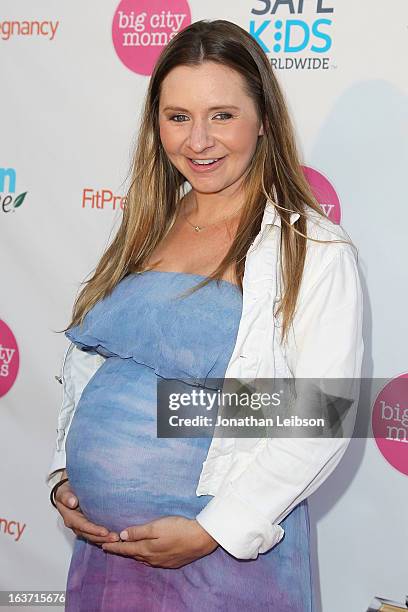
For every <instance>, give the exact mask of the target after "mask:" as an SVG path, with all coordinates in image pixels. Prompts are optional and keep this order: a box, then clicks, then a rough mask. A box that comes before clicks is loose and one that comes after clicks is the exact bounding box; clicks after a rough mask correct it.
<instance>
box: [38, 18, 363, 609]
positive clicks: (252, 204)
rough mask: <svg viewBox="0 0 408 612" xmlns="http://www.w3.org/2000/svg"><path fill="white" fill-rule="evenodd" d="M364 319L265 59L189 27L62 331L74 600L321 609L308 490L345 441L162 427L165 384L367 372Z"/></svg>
mask: <svg viewBox="0 0 408 612" xmlns="http://www.w3.org/2000/svg"><path fill="white" fill-rule="evenodd" d="M187 184H189V185H190V186H191V189H190V190H188V189H186V185H187ZM309 237H310V238H312V240H309V239H308V238H309ZM338 238H340V240H338ZM282 261H284V263H285V266H283V265H282ZM277 307H279V308H277ZM340 316H341V321H342V328H341V330H339V325H338V321H339V317H340ZM361 318H362V311H361V288H360V284H359V278H358V272H357V266H356V260H355V255H354V252H353V250H352V246H351V245H350V243H349V242H348V241H347V240H346V234H345V232H344V230H342V228H341V227H340V226H335V225H334V224H333V223H332V222H330V221H329V220H328V219H327V218H326V217H325V215H324V214H323V212H322V210H321V208H320V206H319V204H318V203H317V202H316V200H315V199H314V197H313V194H312V193H311V191H310V188H309V186H308V184H307V182H306V180H305V178H304V176H303V173H302V168H301V165H300V162H299V158H298V155H297V153H296V146H295V141H294V136H293V130H292V127H291V123H290V120H289V117H288V113H287V110H286V107H285V104H284V100H283V96H282V93H281V91H280V89H279V86H278V83H277V81H276V78H275V76H274V74H273V72H272V69H271V67H270V64H269V62H268V59H267V57H266V56H265V54H264V53H263V51H262V49H261V48H260V47H259V45H258V44H257V43H256V41H255V40H253V38H252V37H251V36H250V35H249V34H248V33H247V32H245V31H244V30H242V29H241V28H240V27H238V26H236V25H234V24H232V23H229V22H227V21H222V20H219V21H214V22H197V23H194V24H192V25H191V26H189V27H188V28H186V29H185V30H183V31H181V32H180V33H179V34H177V36H175V37H174V38H173V39H172V40H171V42H170V43H169V44H168V46H167V47H166V48H165V49H164V50H163V52H162V54H161V56H160V58H159V60H158V62H157V64H156V66H155V69H154V72H153V75H152V77H151V80H150V83H149V88H148V92H147V97H146V103H145V107H144V110H143V114H142V123H141V128H140V133H139V140H138V144H137V148H136V152H135V158H134V167H133V176H132V182H131V186H130V189H129V192H128V194H127V198H126V206H125V210H124V215H123V221H122V225H121V227H120V228H119V230H118V233H117V235H116V237H115V239H114V240H113V242H112V244H111V245H110V246H109V247H108V249H107V251H106V253H105V254H104V255H103V257H102V258H101V260H100V262H99V264H98V266H97V267H96V270H95V273H94V275H93V276H92V278H91V279H90V280H89V281H88V282H87V284H86V286H85V287H84V289H83V290H82V292H81V294H80V296H79V297H78V299H77V301H76V303H75V306H74V312H73V318H72V321H71V323H70V325H69V326H68V328H67V329H66V330H65V331H66V336H67V337H68V338H69V340H70V341H71V343H70V346H69V348H68V349H67V353H66V356H65V359H64V365H63V371H62V382H63V384H64V400H63V407H62V410H61V414H60V418H59V428H58V431H59V436H58V440H57V450H56V453H55V458H54V461H53V465H52V469H50V474H51V477H50V482H51V483H52V485H53V490H52V492H51V497H52V500H53V502H54V504H55V505H56V507H57V509H58V511H59V512H60V513H61V515H62V517H63V519H64V522H65V525H66V526H67V527H70V528H71V529H72V530H73V531H74V533H75V534H76V536H77V537H76V539H75V545H74V550H73V554H72V559H71V563H70V567H69V573H68V580H67V597H66V610H68V611H72V612H73V611H84V612H92V611H108V610H112V611H115V612H116V611H120V610H129V611H131V610H149V611H150V610H151V611H154V612H159V611H168V612H181V611H186V612H187V611H193V610H194V611H195V612H200V611H206V612H209V611H211V612H212V611H215V610H223V611H224V610H225V611H231V612H232V611H234V612H235V611H236V610H237V609H240V608H241V609H244V610H251V611H256V610H259V611H260V610H271V611H274V612H311V611H312V610H313V593H312V587H311V584H312V581H311V568H310V551H309V517H308V506H307V497H308V495H310V493H312V492H313V491H314V490H316V488H317V487H318V486H319V485H320V484H321V483H322V482H323V481H324V480H325V479H326V478H327V477H328V475H329V474H330V473H331V472H332V470H333V469H334V467H335V466H336V465H337V463H338V462H339V460H340V458H341V456H342V455H343V453H344V451H345V449H346V447H347V443H348V440H347V439H342V438H335V439H330V438H325V439H318V438H314V439H307V438H303V439H280V440H278V439H256V438H254V437H249V438H242V439H239V438H236V439H235V438H224V439H222V438H219V437H215V436H214V437H212V438H211V437H194V436H193V437H189V438H188V437H179V438H164V437H158V436H157V418H158V414H157V410H158V401H157V397H158V395H157V388H158V387H157V383H158V381H159V380H169V379H171V380H172V381H173V387H172V391H173V392H177V393H183V392H189V391H191V389H192V388H194V385H197V386H198V388H207V386H208V388H210V389H211V388H212V389H214V388H217V387H216V386H215V387H214V381H217V380H219V379H222V378H223V377H224V376H225V377H226V378H229V377H231V378H234V377H237V378H250V379H255V378H256V377H258V378H270V379H275V378H277V377H294V376H295V377H317V378H320V377H344V378H358V377H359V373H360V366H361V359H362V351H363V343H362V339H361V325H362V323H361ZM353 405H354V404H353ZM64 445H65V452H64ZM65 456H66V460H65ZM54 481H56V484H54Z"/></svg>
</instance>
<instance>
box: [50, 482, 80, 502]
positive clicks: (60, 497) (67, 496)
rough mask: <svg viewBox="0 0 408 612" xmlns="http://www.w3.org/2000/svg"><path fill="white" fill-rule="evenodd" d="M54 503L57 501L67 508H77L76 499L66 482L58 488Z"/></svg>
mask: <svg viewBox="0 0 408 612" xmlns="http://www.w3.org/2000/svg"><path fill="white" fill-rule="evenodd" d="M55 501H59V502H60V503H61V504H64V506H66V507H67V508H77V507H78V505H79V502H78V498H77V496H76V495H75V493H74V492H73V491H72V489H71V487H70V486H69V483H68V482H66V483H65V484H63V485H61V486H60V487H59V489H58V491H57V493H56V496H55Z"/></svg>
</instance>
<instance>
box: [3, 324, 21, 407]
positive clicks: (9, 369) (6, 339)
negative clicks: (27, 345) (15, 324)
mask: <svg viewBox="0 0 408 612" xmlns="http://www.w3.org/2000/svg"><path fill="white" fill-rule="evenodd" d="M19 364H20V357H19V351H18V346H17V341H16V339H15V337H14V334H13V332H12V331H11V329H10V328H9V326H8V325H7V324H6V323H5V322H4V321H2V320H1V319H0V397H3V395H6V393H8V391H9V390H10V389H11V387H12V386H13V384H14V381H15V380H16V378H17V373H18V368H19Z"/></svg>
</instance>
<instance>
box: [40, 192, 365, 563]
mask: <svg viewBox="0 0 408 612" xmlns="http://www.w3.org/2000/svg"><path fill="white" fill-rule="evenodd" d="M298 218H299V214H298V213H292V214H291V216H290V223H291V224H293V223H295V221H297V219H298ZM307 225H308V230H307V232H308V235H309V236H311V237H312V238H316V239H319V240H334V239H343V240H347V239H348V238H349V237H348V235H347V234H346V233H345V231H344V230H343V229H342V227H341V226H340V225H336V224H334V223H332V222H331V221H330V220H329V219H328V218H323V217H321V216H320V215H318V213H316V212H315V211H312V210H310V211H309V213H308V220H307ZM280 228H281V219H280V216H279V215H278V214H277V212H276V210H275V207H274V205H273V203H272V202H270V201H268V202H267V204H266V207H265V212H264V215H263V219H262V224H261V229H260V232H259V234H258V235H257V236H256V238H255V240H254V242H253V243H252V245H251V246H250V248H249V250H248V253H247V257H246V264H245V270H244V277H243V305H242V315H241V320H240V324H239V328H238V335H237V340H236V344H235V347H234V350H233V352H232V355H231V358H230V361H229V363H228V366H227V370H226V373H225V378H249V379H250V378H272V379H273V378H286V377H296V378H297V379H299V378H319V379H320V378H347V379H359V378H360V375H361V365H362V357H363V350H364V344H363V339H362V315H363V304H362V302H363V300H362V290H361V284H360V279H359V274H358V269H357V261H356V256H355V251H354V249H353V247H351V246H349V245H348V244H345V243H335V244H324V243H316V242H313V241H311V240H308V241H307V253H306V261H305V268H304V273H303V280H302V283H301V287H300V292H299V298H298V303H297V308H296V313H295V317H294V321H293V324H292V326H291V329H290V332H289V337H288V342H287V343H286V344H284V345H283V346H281V344H280V337H281V334H280V331H281V330H280V328H281V323H282V318H281V316H280V317H278V318H277V319H274V317H273V316H272V313H273V311H274V308H276V307H275V304H276V302H277V301H278V299H279V297H280V292H281V284H280V282H281V281H280V266H279V248H280ZM104 360H105V357H103V356H101V355H93V354H90V353H87V352H84V351H81V350H79V349H78V348H77V347H76V346H75V345H74V344H73V343H70V344H69V346H68V348H67V349H66V351H65V355H64V359H63V364H62V372H61V382H62V384H63V399H62V406H61V408H60V411H59V416H58V429H57V440H56V448H55V450H54V456H53V459H52V463H51V465H50V467H49V474H48V475H47V479H46V480H47V483H48V485H49V486H50V487H51V486H53V484H54V482H55V479H59V474H58V473H57V474H56V475H54V474H53V472H54V471H55V470H58V469H61V468H64V467H65V439H66V436H67V433H68V430H69V427H70V424H71V421H72V417H73V415H74V412H75V407H76V405H77V404H78V401H79V399H80V397H81V393H82V391H83V389H84V387H85V385H86V384H87V383H88V382H89V380H90V379H91V377H92V376H93V374H94V373H95V372H96V370H97V369H98V367H99V366H100V365H101V364H102V363H103V362H104ZM357 403H358V393H357V394H356V396H355V397H354V399H353V404H352V408H351V411H354V416H355V411H356V408H357ZM349 441H350V439H349V438H259V439H258V438H221V437H215V436H214V437H213V438H212V441H211V444H210V447H209V450H208V455H207V458H206V460H205V461H204V462H203V467H202V470H201V474H200V477H199V480H198V484H197V489H196V495H212V496H214V497H213V499H212V500H211V501H210V502H209V503H208V504H207V505H206V506H205V507H204V508H203V510H201V512H200V513H199V514H198V515H197V517H196V520H197V521H198V522H199V523H200V525H202V527H203V528H204V529H205V530H206V531H207V532H208V533H210V534H211V535H212V537H213V538H214V539H215V540H216V541H217V542H218V543H219V544H220V545H221V546H222V547H223V548H225V550H227V551H228V552H229V553H231V554H232V555H233V556H235V557H237V558H239V559H256V557H257V556H258V553H263V552H266V551H267V550H269V549H270V548H272V547H273V546H275V545H276V544H277V543H278V542H279V541H280V540H281V539H282V537H283V535H284V530H283V528H282V527H281V526H280V525H279V523H280V522H281V521H282V520H283V519H284V518H285V517H286V516H287V515H288V514H289V513H290V511H291V510H292V509H293V508H295V506H296V505H297V504H299V503H300V502H301V501H302V500H304V499H305V498H307V497H308V496H309V495H310V494H311V493H313V492H314V491H315V490H316V489H317V488H318V487H319V486H320V485H321V484H322V482H323V481H324V480H326V478H327V477H328V476H329V475H330V473H331V472H332V471H333V470H334V468H335V467H336V465H337V464H338V463H339V461H340V459H341V457H342V456H343V454H344V452H345V450H346V448H347V445H348V443H349Z"/></svg>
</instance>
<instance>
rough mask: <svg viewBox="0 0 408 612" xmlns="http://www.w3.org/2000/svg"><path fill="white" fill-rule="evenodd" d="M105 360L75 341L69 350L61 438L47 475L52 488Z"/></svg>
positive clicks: (63, 376) (64, 365) (65, 360)
mask: <svg viewBox="0 0 408 612" xmlns="http://www.w3.org/2000/svg"><path fill="white" fill-rule="evenodd" d="M104 361H105V358H104V357H103V356H102V355H99V354H94V353H90V352H86V351H82V350H80V349H79V348H78V347H77V346H76V345H75V344H74V343H73V342H70V344H69V346H68V348H67V349H66V350H65V353H64V357H63V362H62V368H61V377H60V382H61V383H62V403H61V407H60V410H59V415H58V420H57V438H56V442H55V447H54V453H53V457H52V461H51V464H50V466H49V468H48V474H47V476H46V484H47V485H48V486H49V487H50V488H52V487H53V486H54V484H55V483H56V482H57V481H58V480H59V479H60V475H59V472H60V470H63V469H64V468H65V440H66V437H67V434H68V431H69V428H70V425H71V422H72V419H73V416H74V413H75V409H76V406H77V404H78V402H79V399H80V397H81V394H82V391H83V390H84V388H85V386H86V385H87V384H88V382H89V381H90V379H91V378H92V376H93V375H94V374H95V372H96V370H97V369H98V368H99V366H100V365H102V363H103V362H104Z"/></svg>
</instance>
